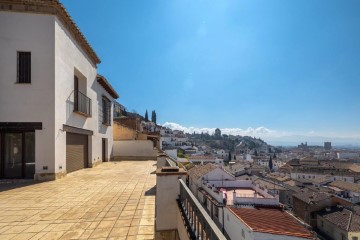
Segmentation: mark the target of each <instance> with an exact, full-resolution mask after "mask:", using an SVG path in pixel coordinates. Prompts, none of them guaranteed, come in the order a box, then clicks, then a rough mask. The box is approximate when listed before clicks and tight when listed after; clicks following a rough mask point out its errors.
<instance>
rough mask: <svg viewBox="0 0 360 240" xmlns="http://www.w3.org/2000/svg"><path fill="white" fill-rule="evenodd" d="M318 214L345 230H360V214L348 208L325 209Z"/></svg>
mask: <svg viewBox="0 0 360 240" xmlns="http://www.w3.org/2000/svg"><path fill="white" fill-rule="evenodd" d="M318 214H319V215H320V216H321V217H323V218H324V219H326V220H327V221H329V222H331V223H333V224H334V225H336V226H338V227H339V228H340V229H342V230H344V231H347V232H359V231H360V216H359V215H357V214H356V213H355V212H352V211H350V210H348V209H346V208H333V209H331V210H330V211H329V210H326V209H324V210H322V211H321V212H319V213H318Z"/></svg>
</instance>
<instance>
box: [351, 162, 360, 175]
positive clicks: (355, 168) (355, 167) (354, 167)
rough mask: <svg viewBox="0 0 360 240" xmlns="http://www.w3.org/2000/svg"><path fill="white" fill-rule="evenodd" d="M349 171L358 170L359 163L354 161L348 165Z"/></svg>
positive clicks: (359, 167) (359, 170)
mask: <svg viewBox="0 0 360 240" xmlns="http://www.w3.org/2000/svg"><path fill="white" fill-rule="evenodd" d="M349 169H350V171H352V172H358V173H359V172H360V164H357V163H354V164H352V165H350V166H349Z"/></svg>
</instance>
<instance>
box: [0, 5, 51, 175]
mask: <svg viewBox="0 0 360 240" xmlns="http://www.w3.org/2000/svg"><path fill="white" fill-rule="evenodd" d="M54 21H55V17H54V16H50V15H40V14H30V13H15V12H1V11H0V103H1V104H0V122H42V124H43V129H42V130H37V131H36V132H35V159H36V160H35V161H36V162H35V164H36V165H35V166H36V172H38V173H39V172H51V171H53V169H54V158H55V145H54V138H55V134H54V122H55V113H54V112H55V108H54V107H55V100H54V92H55V81H54V78H55V72H54V58H55V57H54V54H55V52H54V44H55V40H54ZM17 51H29V52H31V84H16V81H17ZM43 166H47V167H48V171H44V170H43Z"/></svg>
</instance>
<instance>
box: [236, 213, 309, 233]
mask: <svg viewBox="0 0 360 240" xmlns="http://www.w3.org/2000/svg"><path fill="white" fill-rule="evenodd" d="M229 209H230V210H231V211H232V212H233V213H234V214H235V215H236V216H237V217H238V218H239V219H240V220H241V221H243V222H244V223H245V224H246V225H247V226H249V227H250V228H251V229H252V230H253V231H254V232H262V233H270V234H275V235H286V236H294V237H299V238H306V239H313V236H312V234H311V232H310V231H309V230H307V229H306V228H305V227H303V226H302V225H301V224H300V223H299V222H298V221H297V220H296V219H295V218H294V217H292V216H291V215H289V214H288V213H286V212H285V211H283V210H282V209H280V208H252V209H251V208H230V207H229Z"/></svg>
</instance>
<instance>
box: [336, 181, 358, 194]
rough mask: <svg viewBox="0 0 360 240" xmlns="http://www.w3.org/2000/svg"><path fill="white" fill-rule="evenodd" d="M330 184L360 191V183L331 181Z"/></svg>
mask: <svg viewBox="0 0 360 240" xmlns="http://www.w3.org/2000/svg"><path fill="white" fill-rule="evenodd" d="M330 186H333V187H337V188H340V189H343V190H348V191H353V192H358V193H359V192H360V184H358V183H350V182H344V181H335V182H332V183H330Z"/></svg>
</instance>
